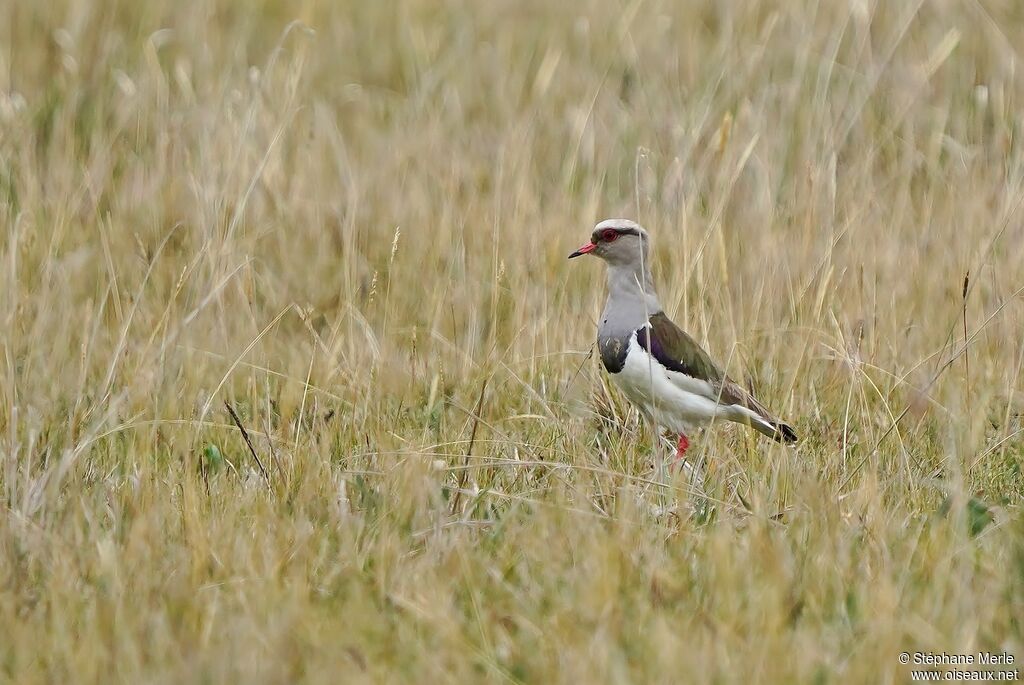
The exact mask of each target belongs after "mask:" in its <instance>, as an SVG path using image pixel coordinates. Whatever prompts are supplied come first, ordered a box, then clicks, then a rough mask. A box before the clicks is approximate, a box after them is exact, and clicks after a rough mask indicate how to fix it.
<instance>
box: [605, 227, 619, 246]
mask: <svg viewBox="0 0 1024 685" xmlns="http://www.w3.org/2000/svg"><path fill="white" fill-rule="evenodd" d="M618 237H619V234H618V232H617V231H615V229H612V228H609V229H607V230H605V232H604V233H602V234H601V238H603V239H604V241H605V242H606V243H610V242H612V241H613V240H615V239H616V238H618Z"/></svg>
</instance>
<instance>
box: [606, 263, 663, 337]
mask: <svg viewBox="0 0 1024 685" xmlns="http://www.w3.org/2000/svg"><path fill="white" fill-rule="evenodd" d="M660 311H661V303H660V302H658V296H657V295H656V294H655V292H654V279H653V278H651V270H650V267H648V266H647V265H644V268H643V269H641V268H640V267H638V266H630V265H614V264H611V265H609V266H608V302H607V303H606V304H605V308H604V314H603V315H602V316H601V327H600V331H599V336H600V337H603V338H607V337H628V336H629V335H630V334H631V333H632V332H633V331H635V330H636V329H637V328H640V326H642V325H644V324H645V323H647V319H648V318H649V317H651V316H652V315H654V314H657V313H658V312H660Z"/></svg>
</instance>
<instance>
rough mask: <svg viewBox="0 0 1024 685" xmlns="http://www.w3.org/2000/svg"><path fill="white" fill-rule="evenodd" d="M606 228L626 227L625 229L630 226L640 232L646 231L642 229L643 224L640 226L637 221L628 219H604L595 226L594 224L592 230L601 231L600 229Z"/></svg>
mask: <svg viewBox="0 0 1024 685" xmlns="http://www.w3.org/2000/svg"><path fill="white" fill-rule="evenodd" d="M606 228H622V229H627V230H628V229H631V228H634V229H636V230H638V231H640V233H645V232H646V231H644V227H643V226H641V225H640V224H638V223H637V222H635V221H631V220H629V219H605V220H604V221H602V222H601V223H599V224H598V225H597V226H594V230H595V231H601V230H604V229H606Z"/></svg>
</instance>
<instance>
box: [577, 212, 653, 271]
mask: <svg viewBox="0 0 1024 685" xmlns="http://www.w3.org/2000/svg"><path fill="white" fill-rule="evenodd" d="M649 242H650V241H649V239H648V237H647V231H645V230H644V229H643V227H642V226H640V224H638V223H637V222H635V221H630V220H629V219H605V220H604V221H602V222H601V223H599V224H598V225H597V226H594V232H593V233H592V234H591V235H590V242H589V243H587V244H585V245H581V246H580V248H579V249H578V250H576V251H575V252H573V253H572V254H571V255H569V259H572V258H573V257H579V256H580V255H585V254H593V255H594V256H596V257H600V258H601V259H603V260H604V261H606V262H608V264H611V265H614V266H639V265H640V264H641V263H642V262H646V261H647V249H648V244H649Z"/></svg>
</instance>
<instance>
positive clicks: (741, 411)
mask: <svg viewBox="0 0 1024 685" xmlns="http://www.w3.org/2000/svg"><path fill="white" fill-rule="evenodd" d="M650 244H651V241H650V237H649V235H648V233H647V231H646V230H644V228H643V227H642V226H640V224H638V223H636V222H635V221H631V220H629V219H605V220H604V221H601V222H600V223H598V224H597V225H596V226H595V227H594V231H593V233H592V234H591V236H590V242H588V243H586V244H584V245H581V246H580V248H579V249H577V250H576V251H575V252H573V253H572V254H570V255H569V259H575V258H576V257H581V256H583V255H588V254H589V255H593V256H595V257H600V258H601V259H602V260H604V262H605V263H606V264H607V276H608V300H607V302H606V303H605V306H604V312H603V313H602V314H601V323H600V324H599V325H598V329H597V347H598V351H599V352H600V354H601V362H602V364H603V365H604V368H605V369H606V370H607V371H608V373H609V374H610V376H611V379H612V381H613V382H614V383H615V384H616V385H617V386H618V387H619V388H620V389H621V390H622V392H623V393H624V394H625V395H626V397H627V398H628V399H629V400H630V401H631V402H632V403H633V404H634V405H636V406H637V407H638V408H639V409H640V412H641V413H642V414H643V415H645V416H646V418H647V419H648V420H649V421H651V422H652V423H654V425H655V427H659V426H660V427H663V428H666V429H668V430H669V431H671V432H672V433H675V434H676V435H678V438H679V440H678V442H677V444H676V460H677V461H678V460H681V459H683V458H684V455H685V454H686V450H687V449H688V448H689V446H690V439H689V435H690V433H691V431H693V430H694V429H695V428H697V427H700V426H703V425H705V424H707V423H710V422H711V421H714V420H716V419H725V420H728V421H734V422H736V423H741V424H745V425H747V426H749V427H751V428H753V429H754V430H756V431H758V432H759V433H763V434H764V435H767V436H768V437H770V438H772V439H774V440H776V441H777V442H782V443H793V442H796V441H797V434H796V431H794V430H793V428H791V427H790V426H789V425H788V424H786V423H785V422H783V421H781V420H779V419H778V418H776V417H775V416H773V415H772V414H771V413H770V412H769V411H768V410H767V409H766V408H765V406H764V405H763V404H761V403H760V402H758V401H757V399H755V398H754V396H753V395H752V394H751V393H750V392H748V391H747V390H745V389H744V388H743V387H742V386H740V385H739V384H737V383H736V382H734V381H733V380H732V379H730V378H729V377H728V376H727V375H725V373H723V372H722V370H721V369H720V367H718V366H717V365H716V364H715V363H714V362H713V361H712V359H711V357H710V356H709V355H708V353H707V352H705V351H704V349H703V348H701V346H700V345H699V344H698V343H697V342H696V341H695V340H694V339H693V338H692V337H690V335H689V334H687V333H686V331H684V330H682V329H681V328H679V326H677V325H676V324H675V323H673V321H672V319H670V318H669V317H668V315H667V314H665V310H664V309H663V308H662V306H661V302H660V301H659V300H658V295H657V293H656V292H655V288H654V279H653V278H652V276H651V265H650V259H649V253H650Z"/></svg>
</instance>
